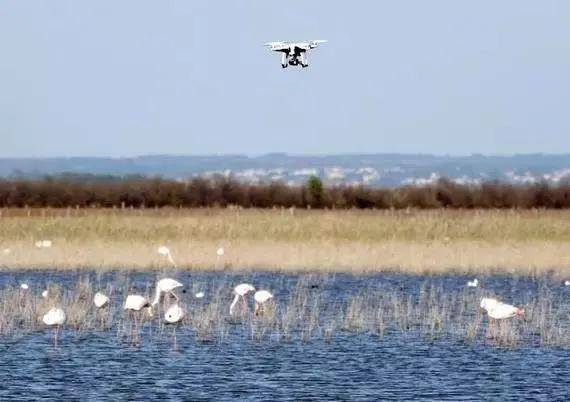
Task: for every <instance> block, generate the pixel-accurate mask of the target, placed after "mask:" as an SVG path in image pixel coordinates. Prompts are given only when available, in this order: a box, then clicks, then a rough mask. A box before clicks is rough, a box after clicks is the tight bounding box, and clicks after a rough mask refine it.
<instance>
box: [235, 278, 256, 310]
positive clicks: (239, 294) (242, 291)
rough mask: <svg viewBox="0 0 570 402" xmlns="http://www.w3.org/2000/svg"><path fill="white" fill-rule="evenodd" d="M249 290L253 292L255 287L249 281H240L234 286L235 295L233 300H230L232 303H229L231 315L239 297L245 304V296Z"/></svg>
mask: <svg viewBox="0 0 570 402" xmlns="http://www.w3.org/2000/svg"><path fill="white" fill-rule="evenodd" d="M249 292H255V288H254V287H253V286H252V285H250V284H249V283H240V284H239V285H237V286H236V287H235V288H234V293H235V297H234V300H233V301H232V304H231V305H230V315H233V312H234V307H235V305H236V304H237V302H238V301H239V300H240V298H241V299H242V301H243V303H244V304H245V305H246V306H247V302H246V300H245V296H246V295H247V294H248V293H249Z"/></svg>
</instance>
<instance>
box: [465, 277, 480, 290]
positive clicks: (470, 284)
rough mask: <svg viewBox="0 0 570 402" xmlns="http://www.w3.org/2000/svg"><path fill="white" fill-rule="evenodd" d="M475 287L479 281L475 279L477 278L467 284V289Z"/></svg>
mask: <svg viewBox="0 0 570 402" xmlns="http://www.w3.org/2000/svg"><path fill="white" fill-rule="evenodd" d="M477 286H479V279H477V278H475V279H473V280H472V281H468V282H467V287H468V288H476V287H477Z"/></svg>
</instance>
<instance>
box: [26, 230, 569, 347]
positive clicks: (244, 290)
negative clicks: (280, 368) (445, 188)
mask: <svg viewBox="0 0 570 402" xmlns="http://www.w3.org/2000/svg"><path fill="white" fill-rule="evenodd" d="M51 245H52V243H51V241H41V242H38V244H37V246H38V248H49V247H51ZM157 252H158V254H159V255H161V256H164V257H166V258H167V259H168V261H169V262H170V263H171V264H172V265H173V266H176V264H175V261H174V257H173V256H172V252H171V251H170V249H169V248H168V247H166V246H161V247H159V248H158V249H157ZM216 255H217V256H218V257H221V256H223V255H224V250H223V248H221V247H220V248H219V249H218V250H216ZM479 284H480V283H479V280H478V279H477V278H474V279H471V280H469V281H468V282H467V283H466V287H468V288H477V287H479ZM563 285H564V286H570V281H568V280H566V281H564V282H563ZM183 288H184V284H183V283H182V282H180V281H178V280H176V279H173V278H162V279H160V280H158V281H157V282H156V287H155V292H154V298H153V299H152V301H151V300H149V299H147V298H146V297H145V296H143V295H141V294H137V293H131V294H128V295H127V296H126V299H125V300H124V304H123V310H124V311H125V312H126V313H127V314H128V315H130V316H131V319H132V322H133V325H134V332H135V333H138V328H139V325H140V322H141V320H142V317H143V314H144V312H145V311H146V313H147V314H148V316H149V317H152V316H153V315H154V308H156V307H157V306H158V305H159V304H160V302H161V300H163V309H162V311H163V322H164V323H165V324H168V325H173V326H174V330H173V337H174V344H175V345H176V324H179V323H180V322H181V321H182V320H183V319H184V317H185V314H186V313H185V309H184V307H183V305H182V303H181V300H180V296H179V295H178V294H177V293H178V291H180V290H181V291H182V292H184V290H183ZM28 289H29V285H28V284H27V283H21V284H20V290H21V291H22V292H27V291H28ZM232 293H233V295H234V297H233V300H232V302H231V304H230V305H229V315H230V316H235V315H236V309H237V308H238V307H239V308H240V310H241V312H242V314H243V313H247V312H248V311H249V303H248V296H249V295H250V294H253V302H254V310H253V316H254V317H256V316H259V315H262V314H264V313H265V310H266V307H267V306H268V305H269V304H271V303H272V302H273V301H274V300H275V298H274V295H273V294H272V293H271V292H270V291H268V290H265V289H259V290H257V289H256V288H255V287H254V286H253V285H252V284H249V283H240V284H238V285H237V286H235V287H234V288H233V292H232ZM41 295H42V297H43V298H44V299H49V292H48V290H47V289H46V290H44V291H43V292H42V293H41ZM193 296H194V298H196V299H202V298H204V297H205V292H204V291H198V292H197V293H195V294H194V295H193ZM172 299H173V301H172ZM110 303H111V298H110V297H109V296H107V295H106V294H104V293H103V292H100V291H98V292H96V293H95V294H94V296H93V305H94V306H95V308H96V309H98V310H101V311H102V310H103V309H105V308H106V307H107V306H109V305H110ZM479 307H480V308H481V309H482V310H484V311H485V312H486V314H487V315H488V317H489V318H490V319H492V320H507V319H512V318H515V317H518V316H522V315H524V313H525V312H524V309H522V308H519V307H516V306H513V305H510V304H506V303H504V302H502V301H500V300H498V299H496V298H490V297H483V298H482V299H481V302H480V304H479ZM65 321H66V314H65V311H64V309H63V308H62V306H51V308H50V309H49V311H47V313H46V314H45V315H44V316H43V317H42V322H43V323H44V324H45V325H46V326H48V327H52V328H54V332H53V340H54V345H57V340H58V334H59V331H60V329H61V327H62V326H63V325H64V324H65Z"/></svg>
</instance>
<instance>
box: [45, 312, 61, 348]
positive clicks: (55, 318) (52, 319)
mask: <svg viewBox="0 0 570 402" xmlns="http://www.w3.org/2000/svg"><path fill="white" fill-rule="evenodd" d="M66 318H67V317H66V316H65V311H63V310H62V309H61V308H58V307H53V308H52V309H51V310H49V311H48V312H47V313H46V314H45V315H44V316H43V318H42V321H43V323H44V324H45V325H47V326H49V327H53V328H54V330H53V345H54V346H57V335H58V333H59V328H60V327H61V326H62V325H63V324H64V323H65V320H66Z"/></svg>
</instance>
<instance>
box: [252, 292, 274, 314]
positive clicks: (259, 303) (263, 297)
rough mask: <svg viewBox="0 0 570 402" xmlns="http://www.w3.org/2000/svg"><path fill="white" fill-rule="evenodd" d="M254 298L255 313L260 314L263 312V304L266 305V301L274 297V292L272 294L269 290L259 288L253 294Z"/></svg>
mask: <svg viewBox="0 0 570 402" xmlns="http://www.w3.org/2000/svg"><path fill="white" fill-rule="evenodd" d="M253 299H254V300H255V311H254V314H255V315H258V314H260V313H262V312H263V306H264V305H265V303H267V302H268V301H269V300H271V299H273V294H271V293H270V292H268V291H267V290H258V291H257V292H255V294H254V295H253Z"/></svg>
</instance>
